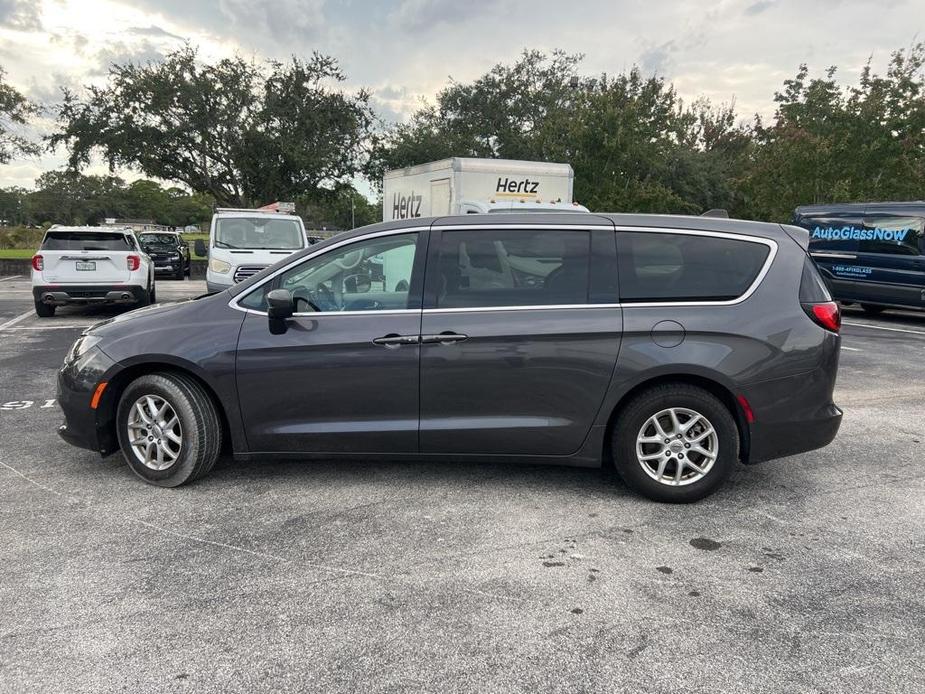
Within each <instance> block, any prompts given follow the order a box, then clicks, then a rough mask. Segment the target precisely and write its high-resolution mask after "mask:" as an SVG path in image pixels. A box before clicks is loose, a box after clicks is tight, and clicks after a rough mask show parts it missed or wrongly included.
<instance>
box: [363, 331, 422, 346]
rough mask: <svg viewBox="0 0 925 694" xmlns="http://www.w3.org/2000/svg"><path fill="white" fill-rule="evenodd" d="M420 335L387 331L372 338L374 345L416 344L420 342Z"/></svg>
mask: <svg viewBox="0 0 925 694" xmlns="http://www.w3.org/2000/svg"><path fill="white" fill-rule="evenodd" d="M420 340H421V336H420V335H399V334H398V333H389V334H388V335H383V336H382V337H375V338H373V344H374V345H383V346H385V347H398V346H400V345H416V344H417V343H418V342H420Z"/></svg>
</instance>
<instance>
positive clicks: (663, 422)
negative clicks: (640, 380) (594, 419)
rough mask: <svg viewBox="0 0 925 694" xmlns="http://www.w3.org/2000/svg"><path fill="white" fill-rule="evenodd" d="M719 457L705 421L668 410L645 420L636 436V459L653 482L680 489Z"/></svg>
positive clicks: (715, 440) (711, 430)
mask: <svg viewBox="0 0 925 694" xmlns="http://www.w3.org/2000/svg"><path fill="white" fill-rule="evenodd" d="M718 455H719V437H718V436H717V434H716V430H715V429H714V428H713V425H712V424H711V423H710V420H708V419H707V418H706V417H704V416H703V415H702V414H700V413H699V412H697V411H695V410H691V409H688V408H685V407H671V408H668V409H666V410H661V411H660V412H657V413H655V414H654V415H652V416H651V417H649V418H648V419H647V420H646V421H645V424H643V425H642V428H641V429H640V430H639V434H638V435H637V436H636V459H637V460H638V462H639V464H640V465H641V466H642V469H643V470H644V471H645V473H646V474H647V475H648V476H649V477H651V478H652V479H654V480H655V481H656V482H659V483H661V484H665V485H669V486H674V487H678V486H683V485H687V484H692V483H694V482H697V481H698V480H701V479H703V478H704V477H705V476H706V475H707V474H708V473H709V472H710V469H711V468H712V467H713V464H714V463H715V462H716V459H717V456H718Z"/></svg>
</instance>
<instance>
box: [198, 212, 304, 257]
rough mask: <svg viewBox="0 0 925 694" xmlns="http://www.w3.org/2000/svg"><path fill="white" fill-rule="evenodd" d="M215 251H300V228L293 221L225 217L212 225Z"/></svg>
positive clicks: (301, 242)
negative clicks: (213, 227)
mask: <svg viewBox="0 0 925 694" xmlns="http://www.w3.org/2000/svg"><path fill="white" fill-rule="evenodd" d="M215 246H216V248H233V249H234V248H237V249H248V250H287V251H294V250H298V249H299V248H303V247H304V246H305V244H304V243H303V239H302V228H301V227H300V226H299V224H298V222H296V221H295V220H294V219H273V218H266V217H226V218H224V219H218V220H217V221H216V222H215Z"/></svg>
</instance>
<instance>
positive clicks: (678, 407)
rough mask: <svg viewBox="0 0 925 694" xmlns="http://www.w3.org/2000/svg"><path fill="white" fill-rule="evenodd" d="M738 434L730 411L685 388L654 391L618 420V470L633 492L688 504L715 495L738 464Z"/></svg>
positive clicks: (692, 388) (643, 395)
mask: <svg viewBox="0 0 925 694" xmlns="http://www.w3.org/2000/svg"><path fill="white" fill-rule="evenodd" d="M738 451H739V434H738V429H737V428H736V424H735V420H734V419H733V417H732V414H731V413H730V412H729V410H728V408H727V407H726V406H725V405H724V404H723V403H722V402H721V401H720V400H719V399H718V398H717V397H716V396H714V395H713V394H712V393H709V392H708V391H706V390H703V389H701V388H697V387H696V386H691V385H687V384H681V383H679V384H668V385H662V386H657V387H654V388H652V389H650V390H647V391H645V392H643V393H641V394H640V395H638V396H636V397H635V398H634V399H633V400H632V401H631V402H630V403H629V404H628V405H627V406H626V407H625V408H624V409H623V410H622V411H621V412H620V413H619V415H618V419H617V424H616V427H615V428H614V439H613V452H614V467H615V468H616V471H617V473H618V474H619V475H620V477H621V479H623V481H624V482H625V483H626V484H627V486H629V487H630V488H631V489H633V490H635V491H637V492H639V493H640V494H643V495H644V496H647V497H649V498H650V499H654V500H656V501H665V502H674V503H686V502H691V501H697V500H699V499H702V498H703V497H705V496H707V495H709V494H711V493H713V492H714V491H715V490H716V489H717V488H718V487H719V486H720V485H721V484H722V483H723V482H724V481H725V480H726V478H728V477H729V475H730V474H731V473H732V471H733V469H734V468H735V465H736V462H737V461H738Z"/></svg>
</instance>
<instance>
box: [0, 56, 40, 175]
mask: <svg viewBox="0 0 925 694" xmlns="http://www.w3.org/2000/svg"><path fill="white" fill-rule="evenodd" d="M5 75H6V72H5V71H4V70H3V68H2V67H0V164H6V163H8V162H10V161H11V160H12V159H13V158H14V157H18V156H35V155H37V154H38V153H39V152H40V151H41V150H40V149H39V146H38V145H37V144H35V143H34V142H31V141H30V140H29V139H28V138H27V137H25V136H23V135H22V134H21V133H19V132H17V131H18V130H21V129H22V127H23V126H26V125H28V124H29V119H30V118H32V117H33V116H35V115H36V114H37V113H38V111H39V109H38V106H36V105H35V104H33V103H32V102H30V101H29V100H28V99H26V97H24V96H23V95H22V94H20V93H19V92H18V91H16V90H15V89H14V88H13V87H11V86H10V85H8V84H6V82H5V81H4V77H5Z"/></svg>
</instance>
